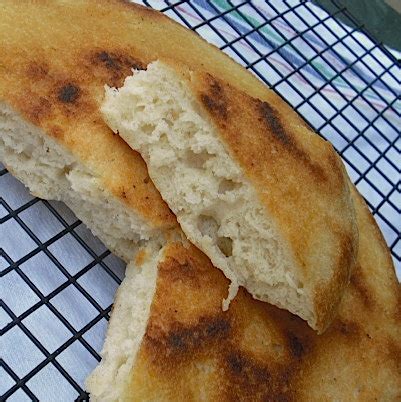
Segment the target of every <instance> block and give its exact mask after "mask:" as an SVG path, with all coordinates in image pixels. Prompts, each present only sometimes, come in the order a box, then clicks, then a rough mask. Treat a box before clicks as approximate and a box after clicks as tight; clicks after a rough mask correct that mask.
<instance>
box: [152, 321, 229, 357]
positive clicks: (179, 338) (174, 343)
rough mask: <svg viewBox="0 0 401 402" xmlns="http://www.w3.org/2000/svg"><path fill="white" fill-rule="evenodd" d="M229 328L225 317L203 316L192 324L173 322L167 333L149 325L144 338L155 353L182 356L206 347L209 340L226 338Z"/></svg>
mask: <svg viewBox="0 0 401 402" xmlns="http://www.w3.org/2000/svg"><path fill="white" fill-rule="evenodd" d="M230 329H231V325H230V323H229V322H228V320H226V319H223V318H220V317H203V318H200V319H199V321H198V323H197V324H194V325H188V326H186V325H183V324H181V323H175V325H174V326H172V327H171V328H170V329H169V330H168V332H167V333H164V331H163V332H161V331H159V329H158V328H152V327H150V328H148V331H147V333H146V335H145V338H146V341H147V343H148V346H151V347H152V348H155V350H156V351H157V353H161V354H164V355H166V357H167V356H174V358H177V354H181V356H182V357H183V356H185V355H186V354H187V353H189V352H191V351H194V350H197V349H199V348H200V347H203V346H205V347H207V345H208V344H210V343H211V342H215V341H218V340H222V339H225V338H227V336H228V334H229V332H230Z"/></svg>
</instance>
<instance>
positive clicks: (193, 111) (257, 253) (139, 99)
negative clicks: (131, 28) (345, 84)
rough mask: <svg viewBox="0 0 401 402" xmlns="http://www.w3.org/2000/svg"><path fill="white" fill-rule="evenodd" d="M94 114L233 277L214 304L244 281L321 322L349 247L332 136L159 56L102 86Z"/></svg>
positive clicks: (351, 224)
mask: <svg viewBox="0 0 401 402" xmlns="http://www.w3.org/2000/svg"><path fill="white" fill-rule="evenodd" d="M262 112H263V113H264V114H262ZM102 113H103V115H104V116H105V120H106V121H107V122H108V124H109V126H110V127H111V128H112V129H113V130H114V131H115V132H118V133H119V135H120V136H121V137H122V138H123V139H124V140H125V141H126V142H127V143H128V144H129V145H130V146H131V147H132V148H134V149H135V150H137V151H139V152H140V153H141V155H142V157H143V158H144V159H145V161H146V163H147V166H148V170H149V175H150V177H151V179H152V181H153V182H154V183H155V185H156V187H157V188H158V189H159V191H160V192H161V194H162V197H163V198H164V200H165V201H166V202H167V204H168V205H169V206H170V208H171V210H172V211H173V212H174V213H175V214H176V216H177V219H178V221H179V223H180V225H181V227H182V229H183V231H184V233H185V234H186V235H187V236H188V238H189V239H190V240H191V241H192V242H193V243H194V244H195V245H196V246H198V247H199V248H200V249H201V250H202V251H204V252H205V253H206V254H207V255H208V256H209V258H210V259H211V260H212V262H213V263H214V265H215V266H217V267H219V268H220V269H222V270H223V272H224V273H225V275H226V276H227V277H228V278H229V279H230V280H231V282H232V283H231V288H230V290H231V292H230V294H229V297H228V300H226V303H225V306H224V307H227V304H228V303H227V301H229V300H230V299H232V298H233V296H235V293H236V290H237V289H238V286H244V287H245V288H246V289H247V290H248V291H249V292H250V293H251V294H252V295H253V296H254V297H255V298H258V299H260V300H264V301H268V302H269V303H272V304H274V305H276V306H279V307H281V308H285V309H287V310H289V311H291V312H292V313H294V314H297V315H299V316H300V317H302V318H303V319H305V320H306V321H307V322H308V323H309V324H310V325H311V326H312V327H313V328H315V329H317V330H318V331H323V330H324V329H325V328H326V327H327V326H328V325H329V324H330V322H331V320H332V319H333V317H334V315H335V312H336V309H337V306H338V303H339V301H340V300H341V297H342V294H343V292H344V290H345V287H346V286H347V284H348V281H349V277H350V272H351V269H352V266H353V264H354V262H355V258H356V254H357V229H356V224H355V214H354V208H353V205H352V200H351V196H350V194H349V189H348V179H347V176H346V173H345V170H344V168H343V166H342V164H341V161H340V160H339V158H338V157H337V156H336V154H335V152H334V150H333V149H332V147H331V146H330V145H328V144H327V143H326V142H325V141H324V140H322V139H320V138H319V137H318V136H317V135H316V134H314V133H312V132H306V133H303V134H302V135H297V133H296V132H293V130H291V129H287V128H284V124H285V123H284V121H285V119H284V118H281V117H280V116H278V115H276V114H275V111H274V108H273V106H271V105H270V104H268V103H263V102H261V101H259V100H257V99H254V98H250V97H249V96H246V95H245V94H244V93H242V92H240V91H238V90H235V89H234V88H232V87H230V86H229V85H228V84H226V83H224V82H222V81H218V80H217V79H215V78H213V77H211V76H209V75H208V74H202V73H195V72H194V73H188V72H187V69H185V68H184V71H182V70H180V69H175V68H172V67H170V66H169V65H168V64H165V63H162V62H154V63H152V64H150V65H149V66H148V68H147V71H139V72H136V73H135V74H134V75H133V76H131V77H128V78H127V79H126V81H125V84H124V86H123V87H122V88H120V89H119V90H116V89H107V90H106V97H105V101H104V103H103V106H102ZM265 114H266V115H265ZM267 114H269V115H267ZM263 118H265V119H266V121H262V119H263ZM220 123H221V124H220ZM253 134H254V135H253ZM269 137H270V138H269ZM252 141H253V142H254V146H252V145H251V144H250V142H252ZM248 152H249V154H248ZM258 153H259V154H262V157H261V156H260V155H259V156H258ZM277 154H278V155H277ZM263 158H265V159H263Z"/></svg>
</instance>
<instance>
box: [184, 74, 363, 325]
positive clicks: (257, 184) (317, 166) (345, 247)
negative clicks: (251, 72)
mask: <svg viewBox="0 0 401 402" xmlns="http://www.w3.org/2000/svg"><path fill="white" fill-rule="evenodd" d="M189 84H190V86H191V88H192V90H193V92H194V93H195V95H196V96H197V98H198V100H199V102H200V104H201V105H202V106H203V108H204V111H205V113H207V115H208V116H209V117H210V118H211V120H212V122H213V124H215V126H216V127H217V129H218V133H219V135H220V138H221V139H222V141H223V142H224V143H225V145H226V147H227V150H228V151H229V152H230V154H231V155H232V157H233V158H234V159H235V160H236V161H237V162H238V163H239V164H240V166H241V167H242V169H243V172H244V173H245V175H246V176H247V177H248V179H249V180H250V181H251V183H252V184H253V187H254V188H255V189H256V191H257V192H258V194H259V197H260V200H261V201H262V202H263V204H264V205H265V207H266V209H267V211H268V212H269V215H270V216H272V217H273V219H274V220H275V221H276V225H277V227H278V228H279V230H280V232H281V233H282V234H283V237H284V239H285V240H286V241H287V243H288V245H289V248H290V249H291V250H292V252H293V256H292V257H293V260H294V261H295V263H296V266H298V267H299V270H300V271H301V272H300V273H299V276H300V277H301V278H302V279H301V280H302V282H303V283H304V286H305V289H307V288H309V289H312V292H313V293H312V295H311V299H312V304H313V306H314V311H315V314H316V319H317V322H316V328H317V329H318V330H319V331H320V332H322V331H323V330H324V329H325V328H326V327H327V326H328V325H329V324H330V322H331V321H332V319H333V318H334V316H335V314H336V311H337V307H338V303H339V302H340V300H341V297H342V294H343V292H344V289H345V287H346V286H347V284H348V281H349V277H350V273H351V269H352V267H353V265H354V262H355V260H356V255H357V244H358V236H357V228H356V222H355V213H354V207H353V204H352V200H351V196H350V193H349V184H348V182H349V181H348V180H349V179H348V177H347V174H346V172H345V169H344V167H343V165H342V162H341V159H340V158H339V157H338V155H337V154H336V153H335V151H334V149H333V147H332V146H331V145H330V144H329V143H328V142H326V141H325V140H323V139H322V138H320V137H319V136H318V135H317V134H316V133H314V132H313V131H312V130H310V129H309V128H307V127H306V126H304V125H301V124H294V121H293V120H291V118H290V119H288V116H287V115H286V114H282V112H280V111H279V109H277V107H276V102H267V101H261V100H259V99H256V98H252V97H250V96H249V95H247V94H245V93H244V92H242V91H239V90H238V89H236V88H234V87H232V86H231V85H228V84H226V83H224V82H223V81H221V80H218V79H216V78H214V77H212V76H211V75H209V74H205V73H198V72H196V73H193V74H192V75H191V79H190V81H189Z"/></svg>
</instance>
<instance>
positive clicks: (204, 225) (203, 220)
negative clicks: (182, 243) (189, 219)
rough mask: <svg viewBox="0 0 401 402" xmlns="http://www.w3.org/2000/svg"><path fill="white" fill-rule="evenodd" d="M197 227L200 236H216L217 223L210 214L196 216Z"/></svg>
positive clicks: (212, 237)
mask: <svg viewBox="0 0 401 402" xmlns="http://www.w3.org/2000/svg"><path fill="white" fill-rule="evenodd" d="M198 229H199V231H200V232H201V234H202V236H209V237H210V238H211V239H215V238H216V237H217V231H218V230H219V225H218V223H217V221H216V219H214V218H213V217H212V216H208V215H199V217H198Z"/></svg>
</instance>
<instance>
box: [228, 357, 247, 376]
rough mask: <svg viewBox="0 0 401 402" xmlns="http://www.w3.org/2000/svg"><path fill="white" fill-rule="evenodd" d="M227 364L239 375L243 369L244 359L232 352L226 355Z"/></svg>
mask: <svg viewBox="0 0 401 402" xmlns="http://www.w3.org/2000/svg"><path fill="white" fill-rule="evenodd" d="M227 366H228V368H229V369H230V370H231V371H232V372H233V373H234V374H237V375H240V374H242V370H243V369H244V366H245V361H244V359H243V358H242V357H241V356H240V355H238V354H236V353H232V354H230V355H229V356H228V357H227Z"/></svg>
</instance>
